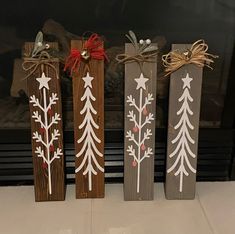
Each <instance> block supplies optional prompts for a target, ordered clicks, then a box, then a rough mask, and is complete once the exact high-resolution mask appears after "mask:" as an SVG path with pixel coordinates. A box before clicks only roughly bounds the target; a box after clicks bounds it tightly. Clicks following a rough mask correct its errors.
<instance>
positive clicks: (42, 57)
mask: <svg viewBox="0 0 235 234" xmlns="http://www.w3.org/2000/svg"><path fill="white" fill-rule="evenodd" d="M53 62H58V59H57V58H52V57H51V56H50V55H49V53H48V52H46V51H42V52H41V53H40V54H39V56H38V57H37V58H33V57H29V58H24V62H23V64H22V68H23V70H24V71H26V72H29V73H28V75H27V76H26V77H25V78H23V80H25V79H27V78H29V77H30V76H31V75H33V74H34V73H35V72H36V71H37V69H38V67H43V66H44V65H47V66H49V67H51V68H52V69H53V70H54V72H55V74H56V78H57V79H59V75H58V72H57V69H56V68H55V66H54V65H53V64H52V63H53Z"/></svg>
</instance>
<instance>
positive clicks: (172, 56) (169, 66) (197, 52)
mask: <svg viewBox="0 0 235 234" xmlns="http://www.w3.org/2000/svg"><path fill="white" fill-rule="evenodd" d="M207 51H208V45H207V44H206V43H205V41H204V40H202V39H200V40H198V41H196V42H194V43H193V44H192V46H191V48H190V49H187V50H186V51H184V52H180V51H179V50H173V51H171V52H169V53H168V54H165V55H163V56H162V61H163V66H164V67H165V72H166V75H165V76H167V75H170V74H171V73H172V72H174V71H176V70H178V69H179V68H181V67H182V66H184V65H186V64H194V65H196V66H198V67H204V66H206V67H208V68H210V69H213V68H212V67H211V66H210V64H211V63H214V60H213V58H218V56H217V55H213V54H209V53H207Z"/></svg>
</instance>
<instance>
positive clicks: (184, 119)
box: [167, 73, 196, 192]
mask: <svg viewBox="0 0 235 234" xmlns="http://www.w3.org/2000/svg"><path fill="white" fill-rule="evenodd" d="M192 80H193V79H192V78H191V77H189V74H188V73H187V75H186V77H184V78H182V81H183V94H182V95H181V97H180V98H179V99H178V101H179V102H180V103H182V105H181V107H180V109H179V111H178V112H177V115H181V117H180V119H179V122H178V123H177V124H176V125H175V126H174V129H175V130H178V134H177V136H176V137H175V138H174V139H173V140H172V141H171V143H172V144H176V147H175V150H174V151H173V152H172V153H171V154H170V155H169V157H170V158H174V159H175V161H174V163H173V165H172V166H171V167H170V168H169V169H168V170H167V173H170V172H172V171H173V170H175V169H176V172H175V173H174V175H175V176H178V175H179V176H180V178H179V179H180V184H179V191H180V192H182V191H183V177H184V175H185V176H188V175H189V173H190V171H191V172H192V173H196V170H195V169H194V168H193V167H192V165H191V163H190V160H189V157H191V158H195V157H196V155H195V154H194V153H193V152H192V150H191V149H190V144H194V143H195V141H194V140H193V139H192V137H191V135H190V131H192V130H193V129H194V126H193V125H192V124H191V122H190V119H189V117H190V116H192V115H193V111H192V110H191V109H190V106H189V104H190V103H192V102H193V98H192V97H191V95H190V89H191V86H190V82H191V81H192Z"/></svg>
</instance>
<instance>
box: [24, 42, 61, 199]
mask: <svg viewBox="0 0 235 234" xmlns="http://www.w3.org/2000/svg"><path fill="white" fill-rule="evenodd" d="M33 45H34V44H33V43H25V46H24V51H25V52H26V53H27V54H28V53H30V52H31V50H32V48H33ZM50 46H51V47H54V48H56V47H57V46H58V45H57V43H56V44H55V43H50ZM57 48H58V47H57ZM25 60H27V58H25ZM52 64H53V65H54V66H55V68H56V70H57V72H58V74H59V60H58V62H53V63H52ZM43 72H44V74H45V76H46V77H49V78H51V80H49V81H48V82H47V84H48V88H47V87H46V86H42V87H41V89H40V84H42V82H41V83H40V82H39V80H37V78H41V77H42V73H43ZM40 81H41V80H40ZM27 85H28V95H29V101H31V102H30V115H31V132H32V155H33V168H34V188H35V200H36V201H60V200H64V199H65V181H64V154H63V127H62V107H61V90H60V79H57V78H56V74H55V72H54V70H53V69H52V68H51V67H50V66H48V65H44V67H43V68H42V67H39V68H38V69H37V70H36V72H35V73H34V74H33V75H31V76H30V77H29V78H28V79H27ZM53 93H54V94H57V98H58V100H54V102H55V103H54V104H52V105H50V108H49V109H48V110H47V111H45V113H44V111H43V110H42V109H40V107H39V106H34V104H35V102H32V97H33V95H35V98H37V99H38V101H39V104H40V105H41V106H42V108H44V110H45V107H47V106H49V103H50V100H49V97H52V94H53ZM44 95H45V96H44ZM44 97H46V98H44ZM35 111H38V114H39V115H41V121H42V123H43V124H44V125H45V127H42V125H41V123H39V122H35V120H36V119H35V118H33V117H32V116H33V115H34V112H35ZM55 113H57V114H59V119H58V121H57V122H58V123H55V124H52V125H51V127H49V125H50V123H51V122H52V118H53V117H55ZM46 120H47V121H46ZM46 122H47V123H46ZM47 126H48V131H47ZM56 130H58V134H59V135H58V134H55V132H54V131H56ZM35 132H38V134H40V135H41V136H42V140H43V141H44V142H46V145H50V147H47V146H46V145H43V143H42V142H40V141H39V142H37V139H36V138H35V139H34V136H35ZM47 132H48V134H47ZM52 134H54V136H56V135H58V136H57V137H56V138H58V139H54V140H53V142H52V144H49V143H50V141H51V140H52V138H53V137H52ZM47 142H49V143H48V144H47ZM37 147H41V150H43V152H44V155H45V158H46V159H48V158H50V159H49V160H52V159H53V157H54V156H55V153H57V156H58V157H59V158H54V160H53V161H52V162H51V164H46V163H45V162H43V161H44V160H43V158H42V157H39V153H37V152H35V151H36V150H37ZM48 152H49V153H48ZM48 155H50V156H49V157H48ZM49 160H48V162H49ZM50 172H51V173H50ZM50 174H51V177H50ZM50 178H51V180H50ZM50 181H51V183H50ZM50 184H51V186H50Z"/></svg>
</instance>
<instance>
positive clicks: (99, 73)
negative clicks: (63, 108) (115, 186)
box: [71, 40, 104, 198]
mask: <svg viewBox="0 0 235 234" xmlns="http://www.w3.org/2000/svg"><path fill="white" fill-rule="evenodd" d="M71 48H76V49H78V50H82V48H83V42H82V41H80V40H72V41H71ZM88 67H89V74H90V76H92V77H93V80H92V89H91V92H92V94H93V96H94V97H95V99H96V100H95V101H91V102H92V106H93V107H94V109H95V110H96V112H97V114H96V115H94V114H92V117H93V119H94V122H95V123H96V124H97V125H98V126H99V129H94V132H95V134H96V136H97V138H98V139H99V140H100V143H97V142H95V146H96V148H97V149H98V151H99V152H100V153H101V154H103V157H100V156H98V155H97V154H96V153H95V155H94V156H95V159H96V160H97V162H98V164H99V165H100V166H101V167H102V168H104V61H103V60H95V59H90V60H88V61H87V62H85V61H84V60H83V61H82V62H81V66H80V69H79V71H78V72H77V73H75V74H74V75H73V77H72V79H73V111H74V144H75V170H76V169H77V168H78V167H79V166H80V165H81V164H82V162H83V159H84V156H85V153H86V152H87V151H85V152H84V153H83V154H82V155H81V156H80V157H76V155H77V154H78V153H79V152H80V151H81V149H82V147H83V145H84V141H82V142H80V143H78V140H79V139H80V137H81V136H82V134H83V132H84V128H82V129H79V126H80V125H81V123H82V122H83V120H84V118H85V113H84V114H81V113H80V111H81V110H82V109H83V107H84V105H85V100H83V101H82V100H81V97H82V96H83V95H84V92H85V88H84V80H83V79H82V78H83V77H85V76H86V74H87V71H88V70H87V68H88ZM93 150H94V149H93ZM91 163H92V166H93V168H94V170H95V171H96V172H97V175H94V174H92V177H91V180H92V187H91V190H89V176H88V174H86V175H84V174H83V173H84V171H85V170H86V168H87V165H88V162H85V164H84V166H83V167H82V169H81V170H80V171H78V172H77V173H76V198H103V197H104V172H102V171H100V170H99V169H98V168H97V166H96V165H95V164H94V161H92V162H91Z"/></svg>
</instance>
